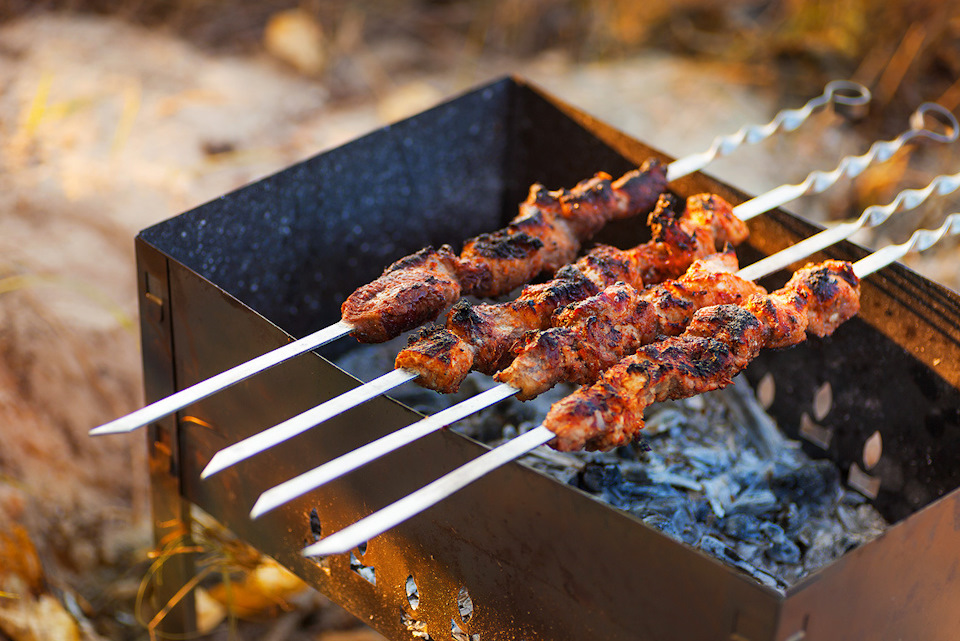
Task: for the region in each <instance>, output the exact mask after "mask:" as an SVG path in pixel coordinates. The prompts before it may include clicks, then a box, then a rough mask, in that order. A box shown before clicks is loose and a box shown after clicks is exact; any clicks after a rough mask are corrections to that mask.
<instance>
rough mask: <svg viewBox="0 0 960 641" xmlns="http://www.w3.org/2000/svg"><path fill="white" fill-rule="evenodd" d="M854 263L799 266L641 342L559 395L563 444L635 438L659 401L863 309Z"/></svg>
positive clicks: (821, 332) (708, 383) (605, 445)
mask: <svg viewBox="0 0 960 641" xmlns="http://www.w3.org/2000/svg"><path fill="white" fill-rule="evenodd" d="M859 296H860V281H859V279H858V278H857V276H856V275H855V274H854V272H853V267H852V266H851V265H850V263H846V262H841V261H826V262H824V263H821V264H819V265H808V266H807V267H804V268H803V269H801V270H799V271H797V273H796V274H794V276H793V278H791V279H790V282H788V283H787V284H786V285H785V286H784V287H783V288H781V289H779V290H777V291H776V292H773V293H772V294H768V295H760V294H756V295H753V296H751V297H750V298H749V299H748V300H747V302H746V303H745V304H744V305H742V306H738V305H715V306H711V307H705V308H703V309H700V310H698V311H697V312H696V313H695V314H694V315H693V319H692V320H691V322H690V325H689V327H688V328H687V330H686V331H685V332H684V333H683V334H682V335H680V336H676V337H669V338H666V339H664V340H662V341H660V342H657V343H653V344H650V345H647V346H646V347H643V348H641V349H640V350H639V351H638V352H637V353H636V354H634V355H633V356H630V357H627V358H625V359H623V360H622V361H620V362H619V363H618V364H616V365H615V366H613V367H611V368H610V369H608V370H607V371H606V372H605V373H604V374H603V375H602V376H601V377H600V378H599V380H598V381H597V382H596V383H594V384H593V385H591V386H589V387H582V388H580V390H578V391H577V392H575V393H573V394H571V395H570V396H568V397H567V398H565V399H563V400H561V401H559V402H557V403H555V404H554V405H553V407H552V408H551V409H550V412H549V413H548V414H547V417H546V420H545V421H544V426H545V427H546V428H547V429H549V430H550V431H552V432H554V433H555V434H556V435H557V436H556V438H555V439H554V440H553V441H551V445H552V446H553V447H554V448H556V449H558V450H562V451H571V450H578V449H583V448H586V449H597V450H607V449H611V448H613V447H616V446H618V445H623V444H625V443H628V442H630V441H631V440H632V439H633V438H634V437H635V436H636V435H637V433H638V432H639V431H640V430H641V429H642V428H643V424H644V423H643V412H644V409H645V408H646V407H647V406H648V405H650V404H651V403H653V402H655V401H662V400H666V399H676V398H686V397H689V396H694V395H696V394H699V393H701V392H706V391H709V390H714V389H719V388H721V387H725V386H726V385H728V384H730V382H731V381H732V379H733V377H734V376H735V375H736V374H738V373H739V372H740V371H742V370H743V369H744V368H745V367H746V366H747V364H749V363H750V361H751V360H753V359H754V358H755V357H756V355H757V354H758V353H759V351H760V349H761V348H762V347H772V348H782V347H787V346H789V345H795V344H797V343H799V342H801V341H803V340H804V337H805V335H806V334H805V333H811V334H814V335H816V336H826V335H829V334H831V333H833V331H834V330H835V329H836V328H837V327H838V326H839V325H840V324H841V323H843V322H844V321H846V320H847V319H849V318H850V317H852V316H854V315H855V314H856V313H857V312H858V311H859V309H860V297H859Z"/></svg>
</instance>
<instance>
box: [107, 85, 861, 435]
mask: <svg viewBox="0 0 960 641" xmlns="http://www.w3.org/2000/svg"><path fill="white" fill-rule="evenodd" d="M871 97H872V96H871V94H870V90H869V89H867V88H866V87H864V86H863V85H861V84H858V83H855V82H850V81H847V80H835V81H833V82H830V83H828V84H827V85H826V87H825V88H824V92H823V93H822V94H821V95H819V96H817V97H816V98H813V99H811V100H810V101H809V102H807V104H806V105H804V106H803V107H802V108H800V109H785V110H782V111H780V112H779V113H777V114H776V116H774V118H773V120H771V121H770V122H769V123H767V124H766V125H763V126H747V127H743V128H742V129H741V130H740V131H738V132H737V133H735V134H732V135H730V136H725V137H718V138H717V139H715V140H714V142H713V145H712V146H711V147H710V149H709V150H708V151H706V152H703V153H700V154H694V155H691V156H687V157H684V158H680V159H678V160H675V161H674V162H672V163H670V164H669V165H668V166H667V180H668V181H673V180H676V179H677V178H681V177H683V176H686V175H688V174H691V173H693V172H695V171H699V170H700V169H702V168H703V167H705V166H706V165H707V164H708V163H710V162H711V161H712V160H714V159H715V158H717V157H720V156H723V155H726V154H729V153H731V152H732V151H733V150H734V149H736V148H737V147H739V146H741V145H743V144H747V143H749V144H755V143H758V142H760V141H762V140H764V139H766V138H769V137H770V136H772V135H773V134H774V133H776V132H778V131H780V130H784V131H793V130H794V129H796V128H797V127H799V126H800V125H801V124H802V123H803V122H804V121H805V120H807V119H808V118H809V117H810V115H811V114H813V112H815V111H816V110H818V109H820V108H822V107H824V106H826V105H828V104H832V105H833V107H834V109H835V110H836V111H838V112H840V113H843V114H844V115H847V116H850V117H857V116H859V115H862V112H863V111H864V110H865V108H866V106H867V104H868V103H869V102H870V100H871ZM352 331H353V327H351V326H350V324H348V323H346V322H344V321H342V320H341V321H338V322H336V323H334V324H333V325H330V326H328V327H325V328H323V329H321V330H318V331H316V332H314V333H312V334H310V335H308V336H305V337H303V338H301V339H299V340H296V341H293V342H291V343H288V344H287V345H284V346H283V347H280V348H278V349H275V350H273V351H270V352H267V353H265V354H262V355H261V356H258V357H256V358H254V359H252V360H250V361H247V362H245V363H241V364H240V365H237V366H236V367H233V368H231V369H228V370H226V371H224V372H221V373H220V374H217V375H215V376H213V377H212V378H208V379H206V380H204V381H201V382H199V383H196V384H194V385H192V386H190V387H186V388H184V389H182V390H180V391H178V392H176V393H174V394H171V395H170V396H167V397H166V398H163V399H161V400H159V401H156V402H154V403H151V404H149V405H147V406H145V407H143V408H141V409H139V410H136V411H134V412H132V413H130V414H127V415H126V416H122V417H120V418H118V419H115V420H113V421H110V422H108V423H104V424H103V425H100V426H99V427H95V428H93V429H92V430H90V435H91V436H101V435H104V434H119V433H126V432H132V431H134V430H136V429H138V428H140V427H143V426H144V425H147V424H149V423H152V422H154V421H157V420H159V419H160V418H162V417H164V416H166V415H167V414H172V413H174V412H176V411H178V410H181V409H183V408H184V407H186V406H188V405H191V404H193V403H196V402H197V401H200V400H202V399H204V398H206V397H208V396H211V395H213V394H215V393H217V392H219V391H221V390H224V389H226V388H227V387H230V386H231V385H234V384H236V383H239V382H240V381H242V380H245V379H247V378H249V377H251V376H253V375H255V374H258V373H260V372H262V371H264V370H267V369H269V368H271V367H274V366H275V365H279V364H280V363H282V362H284V361H286V360H289V359H291V358H294V357H296V356H299V355H301V354H305V353H306V352H309V351H312V350H314V349H317V348H318V347H321V346H323V345H325V344H327V343H329V342H331V341H334V340H337V339H339V338H342V337H344V336H346V335H347V334H349V333H350V332H352Z"/></svg>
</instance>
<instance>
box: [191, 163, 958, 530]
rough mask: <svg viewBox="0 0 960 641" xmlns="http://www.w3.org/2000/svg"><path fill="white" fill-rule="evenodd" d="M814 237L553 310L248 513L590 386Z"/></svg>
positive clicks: (926, 191) (814, 246)
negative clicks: (754, 261)
mask: <svg viewBox="0 0 960 641" xmlns="http://www.w3.org/2000/svg"><path fill="white" fill-rule="evenodd" d="M957 189H960V172H958V173H957V174H952V175H942V176H937V177H936V178H934V179H933V180H932V181H931V182H930V184H928V185H927V186H926V187H925V188H923V189H906V190H903V191H901V192H900V193H899V194H897V196H896V197H895V198H894V199H893V201H891V202H890V203H889V204H887V205H885V206H877V205H874V206H871V207H868V208H867V209H866V210H865V211H864V212H863V215H862V216H861V217H860V220H862V221H868V220H869V221H873V222H874V223H876V222H877V221H879V220H885V219H887V218H889V216H890V215H892V214H893V213H895V212H896V211H898V210H899V209H900V208H901V207H905V208H913V207H916V206H918V205H919V204H920V203H922V202H923V201H924V200H925V199H926V198H927V197H929V196H930V195H931V194H933V193H939V194H946V193H949V192H952V191H955V190H957ZM817 239H820V241H822V242H807V241H804V242H801V243H798V245H795V246H793V247H788V248H787V249H785V250H783V251H781V252H779V253H777V254H773V255H772V256H770V257H769V260H768V261H767V265H768V267H769V269H768V270H767V271H757V270H753V269H751V268H752V266H749V267H747V268H744V269H742V270H740V271H739V272H736V273H733V272H735V270H736V268H737V261H736V256H735V254H734V253H733V252H732V251H727V252H724V253H721V254H717V255H715V256H712V257H709V258H707V259H701V260H699V261H698V262H696V263H695V264H694V265H693V266H692V267H691V268H690V269H689V270H688V272H687V273H686V274H684V276H682V277H681V278H679V279H677V280H675V281H672V282H669V281H668V282H665V283H662V284H660V285H657V286H654V287H651V288H648V289H646V290H645V291H643V292H638V291H637V290H636V289H634V288H631V287H630V286H629V285H627V284H626V283H616V284H614V285H612V286H610V287H608V288H607V289H605V290H604V291H603V292H601V293H600V294H597V295H595V296H593V297H592V298H589V299H587V300H585V301H583V302H580V303H576V304H574V305H571V306H569V307H567V308H566V309H564V310H562V311H560V312H559V313H557V314H555V315H554V318H553V320H554V327H552V328H549V329H546V330H543V331H540V332H530V333H529V334H528V335H527V336H526V337H525V339H524V340H523V341H521V342H520V343H518V344H517V345H516V351H517V352H518V358H517V359H515V360H514V361H513V363H512V364H511V365H510V366H509V367H507V368H506V369H505V370H503V371H501V372H500V373H498V374H497V375H496V377H495V378H497V380H500V381H501V385H499V386H497V387H494V388H492V389H489V390H487V391H485V392H483V393H481V394H478V395H477V396H475V397H473V398H470V399H467V400H465V401H463V402H461V403H458V404H457V405H454V406H452V407H450V408H447V409H445V410H443V411H441V412H437V413H436V414H434V415H432V416H429V417H426V418H424V419H423V420H421V421H418V422H417V423H414V424H412V425H409V426H407V427H405V428H403V429H400V430H397V431H396V432H393V433H391V434H387V435H386V436H383V437H381V438H379V439H377V440H375V441H373V442H371V443H368V444H366V445H363V446H361V447H359V448H357V449H355V450H352V451H351V452H348V453H347V454H344V455H343V456H340V457H338V458H335V459H333V460H331V461H328V462H327V463H324V464H322V465H320V466H318V467H316V468H314V469H313V470H310V471H308V472H305V473H303V474H301V475H299V476H297V477H295V478H293V479H291V480H289V481H287V482H285V483H282V484H280V485H278V486H276V487H274V488H272V489H271V490H268V491H267V492H264V493H263V495H262V496H261V497H260V499H259V500H258V501H257V504H256V506H255V507H254V512H253V513H254V514H262V513H264V512H266V511H269V510H272V509H274V508H276V507H278V506H279V505H282V504H283V503H286V502H288V501H290V500H292V499H293V498H296V497H297V496H300V495H302V494H304V493H306V492H308V491H310V490H312V489H315V488H317V487H319V486H321V485H323V484H325V483H328V482H330V481H332V480H334V479H336V478H339V477H340V476H343V475H344V474H347V473H349V472H351V471H352V470H354V469H357V468H358V467H361V466H363V465H365V464H367V463H369V462H370V461H372V460H374V459H376V458H379V457H380V456H383V455H384V454H387V453H389V452H392V451H394V450H396V449H398V448H399V447H402V446H404V445H407V444H409V443H412V442H413V441H415V440H417V439H419V438H422V437H424V436H426V435H427V434H430V433H432V432H435V431H437V430H440V429H442V428H443V427H445V426H446V425H449V424H451V423H454V422H456V421H458V420H460V419H462V418H464V417H466V416H468V415H470V414H472V413H474V412H476V411H479V410H481V409H483V408H485V407H488V406H490V405H492V404H494V403H496V402H499V401H501V400H504V399H506V398H508V397H510V396H513V395H520V396H521V398H531V397H533V396H536V395H537V394H540V393H542V392H544V391H546V390H547V389H549V388H550V387H552V386H553V385H554V384H556V383H557V382H559V381H561V380H564V381H567V382H571V383H579V384H592V383H593V382H595V381H596V379H597V378H598V377H599V375H600V374H601V373H602V372H603V370H605V369H606V368H607V367H609V366H611V365H613V364H615V363H616V362H618V361H619V360H620V359H622V358H624V357H625V356H626V355H628V354H630V353H633V352H634V351H636V349H637V348H638V347H639V346H641V345H643V344H646V343H649V342H650V341H652V340H654V339H658V338H661V337H663V336H665V335H677V334H680V333H682V332H683V331H684V330H685V328H686V325H687V324H688V323H689V321H690V319H691V318H692V315H693V314H694V312H695V311H696V310H697V309H699V308H702V307H706V306H710V305H716V304H724V303H737V302H742V301H743V300H745V299H747V298H748V297H749V296H750V295H752V294H760V293H765V292H764V290H763V289H762V288H761V287H760V286H758V285H756V284H754V283H752V282H750V280H748V279H747V278H746V277H745V275H746V272H748V271H750V272H751V274H750V278H751V279H755V278H760V277H762V276H765V275H767V274H768V273H772V272H773V271H776V269H778V267H777V266H778V265H779V264H780V263H781V262H782V261H781V259H782V258H785V257H789V258H790V260H789V261H787V263H786V264H790V263H793V262H796V261H799V260H802V259H805V258H807V257H808V256H809V255H810V254H812V253H813V252H815V251H818V250H819V249H823V248H825V247H827V246H828V245H830V244H832V242H835V240H834V239H832V236H831V230H829V229H827V230H824V231H823V232H821V233H819V234H816V235H814V236H811V237H810V238H809V239H808V240H814V241H815V240H817ZM800 245H804V246H805V247H804V249H805V250H807V254H798V253H797V251H796V248H797V247H798V246H800ZM281 425H282V424H281ZM223 451H226V450H223ZM215 459H216V456H215V457H214V460H215ZM213 462H214V461H211V463H213ZM208 467H209V466H208Z"/></svg>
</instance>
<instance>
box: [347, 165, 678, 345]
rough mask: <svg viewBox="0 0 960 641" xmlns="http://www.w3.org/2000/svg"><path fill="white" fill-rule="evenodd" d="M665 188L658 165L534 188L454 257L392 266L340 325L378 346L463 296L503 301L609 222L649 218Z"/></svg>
mask: <svg viewBox="0 0 960 641" xmlns="http://www.w3.org/2000/svg"><path fill="white" fill-rule="evenodd" d="M664 189H666V169H665V167H664V166H663V164H662V163H661V162H660V161H658V160H656V159H650V160H648V161H647V162H645V163H644V164H643V166H642V167H640V168H639V169H636V170H634V171H631V172H629V173H627V174H625V175H624V176H622V177H621V178H619V179H618V180H616V181H615V182H611V180H610V176H608V175H607V174H603V173H599V174H597V175H596V176H594V177H593V178H591V179H589V180H585V181H582V182H581V183H579V184H578V185H577V186H575V187H574V188H573V189H570V190H558V191H547V190H546V189H544V188H543V186H542V185H534V186H533V187H532V188H531V190H530V194H529V196H528V197H527V200H526V201H524V202H523V203H522V204H521V205H520V213H519V215H518V216H517V217H516V218H514V220H513V221H512V222H511V223H510V224H509V225H507V227H505V228H504V229H501V230H500V231H497V232H494V233H492V234H481V235H480V236H477V237H476V238H473V239H470V240H468V241H466V243H465V244H464V248H463V251H462V252H461V255H460V256H456V255H455V254H453V253H452V251H450V249H449V248H448V247H446V246H444V247H442V248H441V249H440V250H434V249H432V248H427V249H425V250H422V251H420V252H417V253H416V254H413V255H412V256H409V257H407V258H404V259H401V260H399V261H397V262H396V263H394V264H393V265H391V266H390V267H389V268H388V269H387V270H386V271H385V272H384V273H383V275H382V276H380V278H378V279H377V280H375V281H373V282H372V283H369V284H367V285H364V286H363V287H361V288H359V289H358V290H357V291H356V292H354V293H353V294H351V295H350V296H349V297H348V298H347V300H346V301H345V302H344V303H343V306H342V307H341V314H342V319H343V320H344V321H345V322H347V323H349V324H350V325H352V326H353V327H354V331H353V334H354V336H356V338H357V339H358V340H360V341H362V342H382V341H385V340H388V339H390V338H394V337H396V336H398V335H399V334H401V333H402V332H404V331H407V330H410V329H413V328H414V327H418V326H420V325H422V324H423V323H424V322H427V321H429V320H433V319H435V318H436V317H437V316H438V315H439V314H440V312H441V311H443V309H445V308H446V307H447V306H449V305H450V304H451V303H453V302H454V301H455V300H457V299H458V298H459V297H460V296H461V295H467V294H472V295H476V296H487V297H492V296H500V295H503V294H506V293H508V292H510V291H512V290H513V289H515V288H517V287H519V286H520V285H522V284H524V283H527V282H529V281H530V280H531V279H532V278H533V277H534V276H536V275H537V274H540V273H542V272H553V271H555V270H557V269H559V268H560V267H561V266H563V265H565V264H567V263H569V262H571V261H572V260H573V259H574V258H575V257H576V255H577V252H579V250H580V245H581V243H582V242H583V241H584V240H586V239H587V238H589V237H590V236H591V235H592V234H594V233H595V232H596V231H597V230H598V229H600V227H602V226H603V225H604V224H606V223H607V222H608V221H609V220H611V219H614V218H625V217H628V216H635V215H638V214H640V213H645V212H649V211H650V210H651V209H652V208H653V207H654V205H655V203H656V202H657V197H658V195H659V194H660V193H661V192H663V190H664ZM407 289H412V290H414V291H412V292H407V291H406V290H407ZM381 316H382V317H383V318H382V319H381V318H380V317H381Z"/></svg>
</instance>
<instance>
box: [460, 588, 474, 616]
mask: <svg viewBox="0 0 960 641" xmlns="http://www.w3.org/2000/svg"><path fill="white" fill-rule="evenodd" d="M457 609H458V610H460V618H461V619H462V620H463V622H464V623H466V622H467V621H469V620H470V617H472V616H473V599H471V598H470V593H469V592H467V588H465V587H461V588H460V592H459V593H457Z"/></svg>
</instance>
